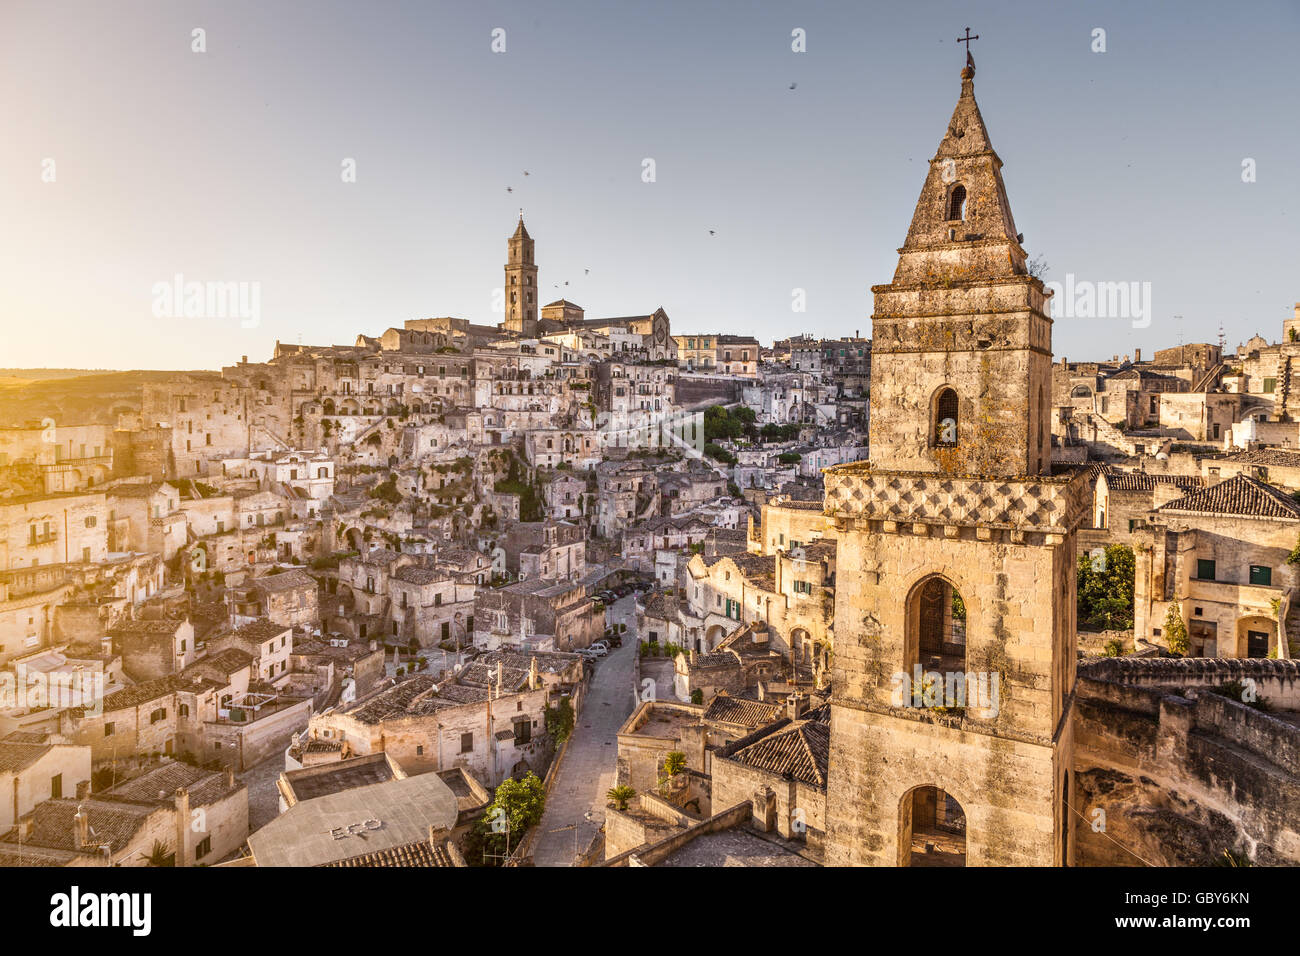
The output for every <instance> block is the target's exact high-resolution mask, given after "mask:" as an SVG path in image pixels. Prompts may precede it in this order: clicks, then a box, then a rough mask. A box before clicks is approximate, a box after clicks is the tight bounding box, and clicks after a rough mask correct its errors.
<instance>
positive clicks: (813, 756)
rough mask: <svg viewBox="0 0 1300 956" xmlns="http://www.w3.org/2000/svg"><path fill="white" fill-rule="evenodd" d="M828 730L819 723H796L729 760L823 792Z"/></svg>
mask: <svg viewBox="0 0 1300 956" xmlns="http://www.w3.org/2000/svg"><path fill="white" fill-rule="evenodd" d="M830 742H831V729H830V727H829V726H828V725H827V724H824V723H822V722H821V721H819V720H799V721H795V722H794V723H792V724H788V725H786V726H785V727H783V728H781V729H780V730H778V731H776V732H775V733H772V734H769V735H768V736H766V737H763V738H761V739H759V740H756V741H754V742H753V743H752V744H749V745H748V746H746V747H741V748H740V749H739V750H737V751H735V752H734V753H733V754H731V759H732V760H735V761H737V762H739V763H743V764H745V765H746V766H748V767H753V768H754V769H756V770H765V771H767V772H768V773H774V774H778V775H780V776H782V777H785V776H789V777H793V778H794V779H795V780H798V781H800V782H802V783H806V784H808V785H809V786H813V787H818V788H820V789H823V790H824V789H826V767H827V762H828V760H829V758H830Z"/></svg>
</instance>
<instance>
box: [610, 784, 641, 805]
mask: <svg viewBox="0 0 1300 956" xmlns="http://www.w3.org/2000/svg"><path fill="white" fill-rule="evenodd" d="M635 796H636V791H635V790H634V789H632V788H631V787H629V786H627V785H626V784H620V785H619V786H617V787H610V788H609V789H608V790H606V791H605V797H606V798H607V799H608V800H609V801H610V803H613V804H614V805H615V806H616V807H617V808H618V809H619V810H626V809H627V802H628V801H629V800H631V799H632V798H633V797H635Z"/></svg>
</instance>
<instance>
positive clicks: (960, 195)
mask: <svg viewBox="0 0 1300 956" xmlns="http://www.w3.org/2000/svg"><path fill="white" fill-rule="evenodd" d="M965 218H966V187H965V186H963V185H962V184H961V183H958V184H957V185H956V186H953V187H952V192H951V193H949V195H948V221H949V222H961V221H962V220H964V219H965Z"/></svg>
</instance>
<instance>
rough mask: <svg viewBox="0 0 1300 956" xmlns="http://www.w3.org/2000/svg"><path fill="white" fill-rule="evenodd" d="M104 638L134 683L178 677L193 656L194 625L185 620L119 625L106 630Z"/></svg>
mask: <svg viewBox="0 0 1300 956" xmlns="http://www.w3.org/2000/svg"><path fill="white" fill-rule="evenodd" d="M108 636H109V637H111V638H112V640H113V652H114V653H115V654H120V655H121V657H122V667H123V669H124V670H125V671H126V673H127V676H129V677H130V678H131V679H132V680H134V681H149V680H155V679H157V678H159V677H166V676H167V675H169V674H179V673H180V672H181V671H183V670H184V669H185V668H186V667H188V666H189V665H190V663H191V662H192V661H193V660H194V659H195V657H196V655H197V647H196V642H195V639H194V625H193V624H191V623H190V621H189V620H188V619H187V618H161V619H145V620H138V621H122V622H121V623H119V624H117V625H115V626H114V627H112V628H110V629H109V631H108Z"/></svg>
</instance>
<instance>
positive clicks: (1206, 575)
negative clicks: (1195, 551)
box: [1196, 558, 1215, 581]
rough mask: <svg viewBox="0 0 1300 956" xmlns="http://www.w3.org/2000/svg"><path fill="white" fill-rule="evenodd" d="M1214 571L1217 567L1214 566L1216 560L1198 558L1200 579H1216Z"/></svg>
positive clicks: (1197, 564)
mask: <svg viewBox="0 0 1300 956" xmlns="http://www.w3.org/2000/svg"><path fill="white" fill-rule="evenodd" d="M1214 571H1215V568H1214V562H1213V561H1207V560H1206V559H1205V558H1197V560H1196V576H1197V577H1198V578H1199V579H1200V580H1202V581H1213V580H1214Z"/></svg>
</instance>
